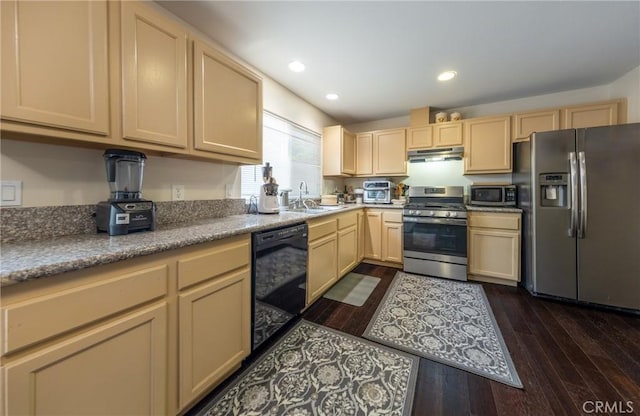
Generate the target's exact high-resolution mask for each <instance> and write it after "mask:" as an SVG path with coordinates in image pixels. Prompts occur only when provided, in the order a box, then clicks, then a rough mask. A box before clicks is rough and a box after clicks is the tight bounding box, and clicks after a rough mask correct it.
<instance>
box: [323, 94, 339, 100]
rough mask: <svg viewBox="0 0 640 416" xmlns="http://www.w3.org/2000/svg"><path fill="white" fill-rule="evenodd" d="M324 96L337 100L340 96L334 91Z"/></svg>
mask: <svg viewBox="0 0 640 416" xmlns="http://www.w3.org/2000/svg"><path fill="white" fill-rule="evenodd" d="M325 97H326V98H327V100H337V99H338V98H340V96H339V95H338V94H336V93H334V92H331V93H329V94H327V95H325Z"/></svg>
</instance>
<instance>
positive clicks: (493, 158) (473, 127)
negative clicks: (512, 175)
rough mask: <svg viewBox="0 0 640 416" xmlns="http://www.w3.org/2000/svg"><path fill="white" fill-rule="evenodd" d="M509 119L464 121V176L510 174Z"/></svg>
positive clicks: (486, 118) (491, 118)
mask: <svg viewBox="0 0 640 416" xmlns="http://www.w3.org/2000/svg"><path fill="white" fill-rule="evenodd" d="M511 154H512V149H511V117H510V116H502V117H481V118H475V119H469V120H465V121H464V173H465V174H468V173H500V172H511Z"/></svg>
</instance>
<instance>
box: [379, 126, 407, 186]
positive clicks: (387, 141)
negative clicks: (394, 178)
mask: <svg viewBox="0 0 640 416" xmlns="http://www.w3.org/2000/svg"><path fill="white" fill-rule="evenodd" d="M373 174H374V175H380V176H383V175H386V176H388V175H400V176H403V175H406V174H407V146H406V130H405V129H392V130H379V131H375V132H373Z"/></svg>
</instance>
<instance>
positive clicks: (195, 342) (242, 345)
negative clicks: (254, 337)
mask: <svg viewBox="0 0 640 416" xmlns="http://www.w3.org/2000/svg"><path fill="white" fill-rule="evenodd" d="M178 299H179V300H178V305H179V306H178V308H179V311H178V313H179V317H180V322H179V354H180V358H179V366H180V368H179V374H180V387H179V390H180V393H179V403H180V408H184V407H185V406H186V405H187V404H190V403H191V401H192V400H193V399H194V398H196V396H198V395H199V394H200V393H202V392H204V391H206V390H209V389H211V388H212V387H213V386H214V385H216V384H218V383H219V382H220V381H222V377H224V376H225V375H226V374H227V373H228V372H229V371H230V370H232V369H233V368H234V367H236V366H238V365H240V363H241V362H242V360H243V359H244V358H245V357H247V356H248V355H249V353H251V272H250V270H249V269H244V270H240V271H238V272H235V273H233V274H228V275H226V276H224V277H220V278H217V279H214V280H213V281H211V282H210V283H208V284H205V285H203V286H198V287H196V288H194V289H193V290H189V291H186V292H184V293H181V294H180V295H179V296H178Z"/></svg>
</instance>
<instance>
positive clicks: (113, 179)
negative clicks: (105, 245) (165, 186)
mask: <svg viewBox="0 0 640 416" xmlns="http://www.w3.org/2000/svg"><path fill="white" fill-rule="evenodd" d="M146 158H147V156H145V154H144V153H140V152H134V151H132V150H120V149H108V150H106V151H105V152H104V160H105V163H106V168H107V180H108V181H109V189H110V190H111V196H110V198H109V200H108V201H102V202H99V203H98V205H97V206H96V225H97V227H98V232H100V231H103V232H107V233H109V235H123V234H128V233H130V232H134V231H146V230H150V231H153V230H154V229H155V226H156V205H155V204H154V203H153V202H152V201H147V200H145V199H142V173H143V171H144V160H145V159H146Z"/></svg>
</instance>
